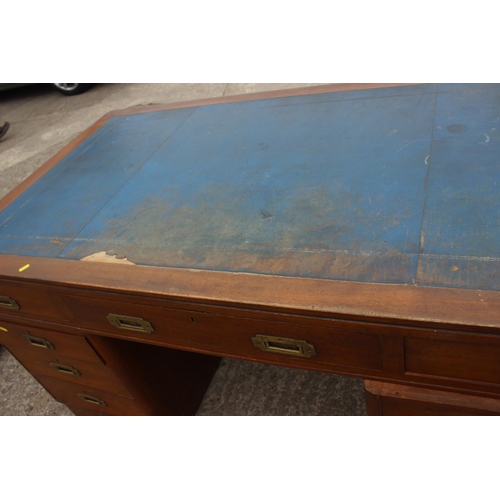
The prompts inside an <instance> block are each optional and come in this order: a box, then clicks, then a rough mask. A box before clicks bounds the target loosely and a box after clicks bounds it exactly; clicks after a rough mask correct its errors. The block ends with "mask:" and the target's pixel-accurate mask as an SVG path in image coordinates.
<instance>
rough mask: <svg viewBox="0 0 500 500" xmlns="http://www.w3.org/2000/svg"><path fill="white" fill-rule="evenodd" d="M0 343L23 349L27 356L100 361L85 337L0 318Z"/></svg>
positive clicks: (90, 361) (91, 361)
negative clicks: (20, 324) (14, 322)
mask: <svg viewBox="0 0 500 500" xmlns="http://www.w3.org/2000/svg"><path fill="white" fill-rule="evenodd" d="M0 343H2V344H5V345H8V346H13V347H17V348H19V349H24V351H25V353H26V355H27V356H30V355H31V356H40V355H43V353H47V354H48V353H51V356H56V357H57V356H65V357H68V358H72V359H78V360H81V361H88V362H89V363H102V360H101V358H100V357H99V356H98V354H97V353H96V352H95V351H94V349H93V348H92V347H91V345H90V344H89V343H88V342H87V340H86V339H85V337H81V336H79V335H71V334H68V333H59V332H54V331H52V330H45V329H41V328H32V327H23V326H18V325H13V324H10V323H6V322H4V321H1V320H0Z"/></svg>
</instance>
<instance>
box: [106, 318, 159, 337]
mask: <svg viewBox="0 0 500 500" xmlns="http://www.w3.org/2000/svg"><path fill="white" fill-rule="evenodd" d="M106 318H108V321H109V322H110V323H111V324H112V325H113V326H116V328H120V330H130V331H132V332H141V333H153V332H154V328H153V326H152V325H151V323H150V322H149V321H146V320H144V319H142V318H135V317H133V316H121V315H119V314H108V315H107V316H106Z"/></svg>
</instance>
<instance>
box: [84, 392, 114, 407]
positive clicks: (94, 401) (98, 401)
mask: <svg viewBox="0 0 500 500" xmlns="http://www.w3.org/2000/svg"><path fill="white" fill-rule="evenodd" d="M77 396H78V397H79V398H80V399H83V400H84V401H85V402H86V403H92V404H94V405H99V406H108V405H107V404H106V403H105V402H104V401H103V400H102V399H99V398H95V397H94V396H87V395H86V394H77Z"/></svg>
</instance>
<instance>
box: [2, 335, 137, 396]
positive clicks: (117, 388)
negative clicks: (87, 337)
mask: <svg viewBox="0 0 500 500" xmlns="http://www.w3.org/2000/svg"><path fill="white" fill-rule="evenodd" d="M5 347H6V348H7V350H8V351H9V352H10V353H11V354H12V355H13V356H14V357H15V358H16V359H17V360H18V361H19V362H20V363H21V364H22V365H23V366H24V367H25V368H26V369H27V370H28V371H29V372H30V373H31V374H32V375H35V376H36V375H46V376H47V377H52V378H56V379H59V380H62V381H66V382H71V383H73V384H78V385H82V386H87V387H93V388H96V389H101V390H103V391H106V392H111V393H113V394H118V395H120V396H123V397H131V395H130V392H129V391H128V390H127V388H126V387H125V386H124V385H123V384H121V383H120V381H119V380H118V379H117V377H116V376H115V374H114V373H113V371H112V370H111V369H110V368H109V367H107V366H106V365H104V364H103V363H89V362H88V361H82V360H78V359H73V358H69V357H67V356H65V355H64V354H62V355H61V354H57V353H55V352H54V351H41V350H40V352H36V353H34V352H33V351H31V350H30V351H27V349H25V347H24V346H22V347H18V346H14V345H11V344H5ZM51 365H62V366H64V367H68V368H70V369H72V370H76V371H77V373H76V374H74V373H73V371H71V370H68V371H60V370H58V369H56V368H55V367H51Z"/></svg>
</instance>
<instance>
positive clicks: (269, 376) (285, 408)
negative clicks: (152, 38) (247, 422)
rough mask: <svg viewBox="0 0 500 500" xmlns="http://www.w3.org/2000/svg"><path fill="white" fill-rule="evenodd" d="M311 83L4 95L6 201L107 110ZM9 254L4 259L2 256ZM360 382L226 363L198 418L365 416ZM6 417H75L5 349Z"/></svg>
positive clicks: (1, 398) (42, 89) (0, 159)
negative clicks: (68, 94) (14, 190)
mask: <svg viewBox="0 0 500 500" xmlns="http://www.w3.org/2000/svg"><path fill="white" fill-rule="evenodd" d="M306 85H311V84H248V83H246V84H243V83H241V84H240V83H238V84H236V83H229V84H228V83H214V84H98V85H95V86H94V87H92V88H91V89H90V90H89V91H88V92H86V93H85V94H82V95H79V96H72V97H66V96H63V95H61V94H59V93H58V92H56V91H55V90H52V89H51V88H50V87H49V86H48V85H34V86H30V87H24V88H19V89H14V90H9V91H6V92H2V93H0V124H2V123H3V122H4V121H9V122H10V123H11V128H10V130H9V132H8V133H7V135H6V136H5V137H4V139H3V140H1V141H0V198H2V197H3V196H5V195H6V194H7V193H8V192H9V191H11V190H12V189H13V188H14V187H15V186H16V185H17V184H19V183H20V182H21V181H22V180H23V179H25V178H26V177H27V176H28V175H30V174H31V173H32V172H33V171H35V170H36V169H37V168H38V167H40V166H41V165H42V164H43V163H44V162H45V161H47V160H48V159H49V158H50V157H52V156H53V155H54V154H55V153H57V152H58V151H59V150H60V149H62V148H63V147H64V146H65V145H66V144H67V143H68V142H69V141H71V140H72V139H73V138H74V137H76V136H77V135H79V134H80V133H81V132H82V131H83V130H85V129H86V128H87V127H89V126H90V125H92V124H93V123H94V122H95V121H97V120H98V119H99V118H100V117H101V116H102V115H104V114H105V113H107V112H109V111H112V110H115V109H122V108H128V107H131V106H137V105H147V104H156V103H169V102H177V101H188V100H193V99H200V98H208V97H220V96H222V95H225V96H227V95H237V94H245V93H250V92H259V91H265V90H277V89H284V88H293V87H304V86H306ZM0 258H1V257H0ZM365 412H366V410H365V403H364V396H363V385H362V382H361V381H360V380H356V379H350V378H346V377H335V376H330V375H324V374H318V373H312V372H305V371H301V370H292V369H288V368H280V367H274V366H267V365H262V364H256V363H246V362H242V361H234V360H224V361H223V362H222V364H221V366H220V368H219V370H218V372H217V373H216V375H215V377H214V379H213V380H212V384H211V385H210V387H209V389H208V391H207V393H206V395H205V398H204V400H203V402H202V404H201V406H200V409H199V411H198V415H364V414H365ZM0 415H72V413H71V412H70V411H69V410H68V409H67V408H66V407H65V406H64V405H62V404H60V403H58V402H57V401H55V400H54V399H53V398H52V397H51V396H50V395H49V394H48V393H47V392H46V391H45V390H44V389H43V388H42V387H41V386H40V385H39V384H38V382H37V381H36V380H34V379H33V377H31V375H30V374H29V373H27V372H26V370H25V369H24V368H23V367H22V366H21V365H20V364H19V363H18V362H17V361H16V360H15V359H14V358H13V357H12V356H11V355H10V354H9V353H8V352H7V351H6V350H5V348H2V347H0Z"/></svg>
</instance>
